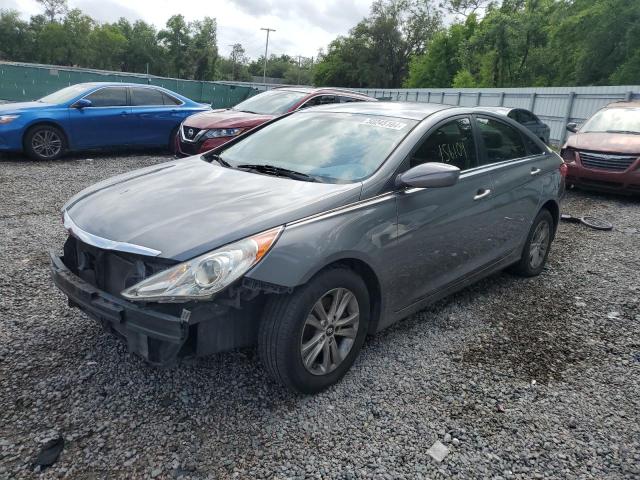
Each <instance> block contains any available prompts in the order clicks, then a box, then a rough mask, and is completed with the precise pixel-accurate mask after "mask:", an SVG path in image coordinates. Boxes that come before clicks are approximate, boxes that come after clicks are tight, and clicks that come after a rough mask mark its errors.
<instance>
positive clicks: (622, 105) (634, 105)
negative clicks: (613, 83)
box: [604, 100, 640, 108]
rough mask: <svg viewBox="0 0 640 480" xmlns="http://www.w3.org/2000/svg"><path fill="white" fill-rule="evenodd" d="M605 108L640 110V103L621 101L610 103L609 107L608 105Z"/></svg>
mask: <svg viewBox="0 0 640 480" xmlns="http://www.w3.org/2000/svg"><path fill="white" fill-rule="evenodd" d="M604 108H640V101H633V100H632V101H629V102H627V101H624V100H623V101H620V102H613V103H610V104H609V105H607V106H606V107H604Z"/></svg>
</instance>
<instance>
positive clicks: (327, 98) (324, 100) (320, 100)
mask: <svg viewBox="0 0 640 480" xmlns="http://www.w3.org/2000/svg"><path fill="white" fill-rule="evenodd" d="M339 101H340V100H339V99H338V97H336V96H335V95H318V96H317V97H314V98H312V99H311V100H309V101H308V102H307V103H305V104H304V106H305V107H315V106H316V105H328V104H330V103H338V102H339Z"/></svg>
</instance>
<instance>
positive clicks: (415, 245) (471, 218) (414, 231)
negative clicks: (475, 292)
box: [394, 116, 500, 311]
mask: <svg viewBox="0 0 640 480" xmlns="http://www.w3.org/2000/svg"><path fill="white" fill-rule="evenodd" d="M477 157H478V154H477V148H476V141H475V136H474V133H473V128H472V122H471V119H470V117H469V116H460V117H453V118H452V119H451V118H450V119H447V120H445V121H443V122H441V123H440V124H438V125H436V126H434V128H432V129H431V130H430V131H429V132H428V133H427V135H426V136H425V137H424V139H423V141H422V142H421V143H419V144H418V146H417V148H416V149H415V150H414V152H413V153H412V154H411V156H410V159H409V162H408V164H406V165H405V169H408V168H411V167H413V166H415V165H418V164H420V163H425V162H443V163H448V164H452V165H455V166H457V167H458V168H460V170H461V174H460V178H459V180H458V182H457V183H456V184H455V185H453V186H451V187H443V188H409V189H407V190H404V191H400V192H398V193H397V208H398V242H397V248H398V249H399V253H398V255H397V259H398V260H397V261H396V263H397V266H398V267H397V280H396V282H397V291H402V292H404V293H405V295H403V296H402V298H397V299H394V302H395V305H394V309H395V310H396V311H399V310H400V309H402V308H404V307H407V306H409V305H411V304H414V303H416V302H418V301H420V300H421V299H423V298H425V297H427V296H430V295H431V294H435V293H437V292H438V291H440V290H442V289H444V288H446V287H448V286H452V285H453V284H455V283H457V282H458V281H460V280H461V279H463V278H464V277H465V276H466V275H469V274H471V273H473V272H477V271H481V270H482V269H483V268H484V267H485V266H487V265H488V264H491V263H492V262H493V261H494V260H495V258H496V256H498V255H499V253H500V252H497V251H496V250H495V242H494V237H495V235H496V231H495V230H496V228H497V227H496V224H495V213H494V193H493V183H492V177H491V174H490V173H489V172H488V171H487V170H486V169H484V168H482V167H479V166H478V164H477Z"/></svg>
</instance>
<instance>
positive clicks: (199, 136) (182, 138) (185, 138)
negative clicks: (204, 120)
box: [180, 123, 209, 143]
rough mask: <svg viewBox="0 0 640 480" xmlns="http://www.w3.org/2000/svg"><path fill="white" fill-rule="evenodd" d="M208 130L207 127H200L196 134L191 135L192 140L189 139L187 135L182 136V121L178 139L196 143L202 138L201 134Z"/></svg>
mask: <svg viewBox="0 0 640 480" xmlns="http://www.w3.org/2000/svg"><path fill="white" fill-rule="evenodd" d="M187 128H189V127H187ZM208 131H209V129H208V128H202V129H200V131H199V132H198V133H196V136H195V137H193V140H189V139H188V138H187V137H185V136H184V123H181V124H180V140H182V141H183V142H187V143H197V142H198V141H199V140H200V139H201V138H202V136H203V135H204V134H205V133H207V132H208Z"/></svg>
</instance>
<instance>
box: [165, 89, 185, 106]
mask: <svg viewBox="0 0 640 480" xmlns="http://www.w3.org/2000/svg"><path fill="white" fill-rule="evenodd" d="M162 99H163V100H164V104H165V105H180V104H182V101H180V100H178V99H177V98H175V97H172V96H171V95H169V94H168V93H164V92H162Z"/></svg>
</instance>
